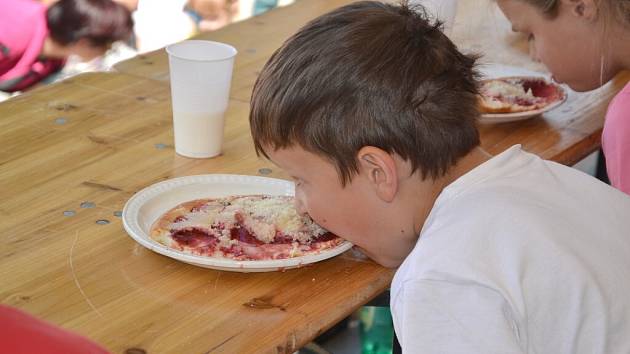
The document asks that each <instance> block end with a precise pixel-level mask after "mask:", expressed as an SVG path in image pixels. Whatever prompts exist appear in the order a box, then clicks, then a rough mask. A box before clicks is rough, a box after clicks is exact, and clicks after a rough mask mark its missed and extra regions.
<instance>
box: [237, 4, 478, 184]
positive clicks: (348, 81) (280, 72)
mask: <svg viewBox="0 0 630 354" xmlns="http://www.w3.org/2000/svg"><path fill="white" fill-rule="evenodd" d="M440 29H441V23H440V22H436V23H430V22H429V21H428V20H427V15H426V12H425V11H424V9H423V8H409V7H408V6H407V4H406V2H403V4H402V5H401V6H394V5H389V4H384V3H380V2H376V1H362V2H357V3H353V4H350V5H347V6H344V7H341V8H339V9H336V10H334V11H332V12H330V13H328V14H325V15H323V16H321V17H319V18H317V19H315V20H313V21H312V22H310V23H309V24H307V25H306V26H305V27H303V28H302V29H301V30H300V31H299V32H298V33H296V34H295V35H293V36H292V37H291V38H289V39H288V40H287V41H286V42H285V43H284V44H283V45H282V47H281V48H280V49H278V50H277V51H276V52H275V53H274V54H273V56H272V57H271V59H270V60H269V61H268V62H267V64H266V65H265V67H264V68H263V70H262V72H261V74H260V76H259V77H258V80H257V81H256V84H255V86H254V91H253V94H252V101H251V111H250V116H249V120H250V125H251V131H252V136H253V139H254V144H255V148H256V152H257V153H258V154H263V155H265V156H267V154H266V152H265V150H264V148H272V149H280V148H286V147H290V146H293V145H294V144H297V145H299V146H301V147H302V148H304V149H305V150H307V151H311V152H313V153H316V154H318V155H320V156H323V157H325V158H327V159H329V160H331V161H332V162H333V163H334V164H335V165H336V167H337V170H338V171H339V173H340V177H341V182H342V184H345V183H346V182H348V181H350V180H351V178H352V176H353V175H354V174H355V173H357V172H358V165H357V160H356V154H357V152H358V151H359V150H360V149H361V148H362V147H363V146H375V147H378V148H381V149H383V150H385V151H387V152H389V153H396V154H398V155H399V156H401V157H402V158H403V159H405V160H408V161H410V162H411V164H412V168H413V171H417V170H420V171H421V173H422V178H423V179H424V178H427V176H430V177H432V178H437V177H440V176H442V175H444V173H446V171H447V170H448V169H449V168H450V167H451V166H452V165H454V164H455V163H456V162H457V161H458V160H459V158H461V157H463V156H464V155H466V154H467V153H469V152H470V151H471V150H472V149H473V148H474V147H476V146H478V145H479V133H478V131H477V128H476V118H477V117H478V116H479V111H478V108H477V93H478V92H477V80H476V79H477V73H476V71H475V70H474V64H475V61H476V59H477V58H476V57H475V56H466V55H464V54H462V53H460V52H459V51H458V50H457V48H456V47H455V45H454V44H453V43H452V42H451V41H450V40H449V39H448V38H447V37H446V36H445V35H444V34H443V33H442V31H441V30H440ZM267 157H268V156H267Z"/></svg>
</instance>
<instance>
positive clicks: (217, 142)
mask: <svg viewBox="0 0 630 354" xmlns="http://www.w3.org/2000/svg"><path fill="white" fill-rule="evenodd" d="M166 52H167V53H168V57H169V68H170V78H171V101H172V104H173V130H174V136H175V152H176V153H178V154H179V155H182V156H186V157H193V158H207V157H213V156H217V155H219V154H220V153H221V147H222V145H223V127H224V124H225V111H226V110H227V106H228V100H229V95H230V84H231V81H232V69H233V66H234V56H235V55H236V53H237V52H236V49H235V48H234V47H232V46H230V45H228V44H225V43H219V42H212V41H203V40H188V41H183V42H179V43H175V44H172V45H169V46H168V47H166Z"/></svg>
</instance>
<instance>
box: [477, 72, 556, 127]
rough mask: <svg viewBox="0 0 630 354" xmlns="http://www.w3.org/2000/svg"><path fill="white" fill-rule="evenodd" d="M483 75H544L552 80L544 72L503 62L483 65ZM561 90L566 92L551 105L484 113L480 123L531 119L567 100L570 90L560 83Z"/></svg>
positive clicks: (496, 76) (485, 76) (486, 76)
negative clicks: (532, 108) (515, 111)
mask: <svg viewBox="0 0 630 354" xmlns="http://www.w3.org/2000/svg"><path fill="white" fill-rule="evenodd" d="M480 69H481V70H480V71H481V75H482V78H483V79H496V78H500V77H506V76H531V77H542V78H544V79H546V80H548V81H550V79H551V78H550V76H549V75H545V74H543V73H540V72H537V71H532V70H527V69H523V68H519V67H516V66H509V65H501V64H487V65H482V66H481V67H480ZM557 86H558V88H559V89H560V90H562V91H563V92H564V95H563V98H562V99H561V100H558V101H556V102H554V103H552V104H550V105H547V106H545V107H543V108H541V109H536V110H533V111H527V112H517V113H484V114H482V115H481V117H480V118H479V120H478V121H479V122H480V123H507V122H516V121H519V120H525V119H530V118H533V117H536V116H538V115H541V114H543V113H545V112H547V111H550V110H552V109H554V108H556V107H558V106H559V105H561V104H562V103H564V101H566V99H567V97H568V91H567V90H566V89H565V88H563V87H562V86H560V85H557Z"/></svg>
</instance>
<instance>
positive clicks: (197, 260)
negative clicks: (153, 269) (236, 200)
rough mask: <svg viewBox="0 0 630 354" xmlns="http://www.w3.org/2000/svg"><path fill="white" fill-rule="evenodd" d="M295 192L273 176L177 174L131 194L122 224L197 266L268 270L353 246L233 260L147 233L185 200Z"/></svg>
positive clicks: (134, 235)
mask: <svg viewBox="0 0 630 354" xmlns="http://www.w3.org/2000/svg"><path fill="white" fill-rule="evenodd" d="M294 192H295V190H294V185H293V183H292V182H289V181H285V180H281V179H275V178H267V177H257V176H242V175H219V174H217V175H198V176H187V177H179V178H174V179H170V180H166V181H163V182H159V183H156V184H154V185H151V186H149V187H147V188H144V189H143V190H141V191H139V192H138V193H136V194H135V195H134V196H132V197H131V198H130V199H129V200H128V201H127V203H126V204H125V208H124V209H123V215H122V219H123V225H124V227H125V230H126V231H127V233H128V234H129V236H131V238H133V239H134V240H136V241H137V242H138V243H139V244H141V245H142V246H144V247H146V248H148V249H150V250H152V251H154V252H157V253H159V254H162V255H165V256H167V257H171V258H174V259H177V260H179V261H182V262H186V263H189V264H193V265H196V266H200V267H206V268H213V269H219V270H229V271H237V272H269V271H277V270H284V269H290V268H296V267H300V266H302V265H305V264H309V263H314V262H318V261H321V260H324V259H327V258H330V257H334V256H336V255H338V254H340V253H343V252H345V251H347V250H348V249H350V248H351V247H352V244H351V243H350V242H348V241H344V242H343V243H342V244H340V245H339V246H337V247H335V248H333V249H329V250H324V251H322V252H320V253H318V254H312V255H307V256H302V257H295V258H289V259H277V260H265V261H236V260H231V259H225V258H216V257H203V256H196V255H191V254H186V253H183V252H180V251H177V250H174V249H170V248H168V247H166V246H164V245H162V244H160V243H158V242H156V241H154V240H152V239H151V238H150V237H149V233H150V229H151V225H153V223H154V222H155V221H156V220H157V219H158V218H159V217H160V216H162V215H163V214H164V213H165V212H166V211H168V210H170V209H172V208H173V207H175V206H177V205H178V204H180V203H183V202H186V201H190V200H194V199H200V198H216V197H225V196H230V195H248V194H269V195H290V196H292V195H294Z"/></svg>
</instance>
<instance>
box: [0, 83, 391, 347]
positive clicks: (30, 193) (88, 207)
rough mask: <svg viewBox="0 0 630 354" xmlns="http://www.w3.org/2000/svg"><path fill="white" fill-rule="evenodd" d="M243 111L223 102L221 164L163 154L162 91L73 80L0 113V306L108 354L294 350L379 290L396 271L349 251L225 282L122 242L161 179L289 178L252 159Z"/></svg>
mask: <svg viewBox="0 0 630 354" xmlns="http://www.w3.org/2000/svg"><path fill="white" fill-rule="evenodd" d="M248 109H249V107H248V105H247V104H246V103H243V102H240V101H236V100H234V101H232V102H230V108H229V112H228V116H227V122H226V139H225V141H226V142H225V149H224V154H223V155H222V156H220V157H218V158H214V159H204V160H194V159H187V158H183V157H180V156H178V155H175V153H174V151H173V147H172V141H173V137H172V129H171V106H170V93H169V88H168V85H167V84H166V83H162V82H157V81H153V80H150V79H142V78H138V77H132V76H129V75H125V74H113V73H97V74H83V75H80V76H77V77H74V78H72V79H69V80H66V81H64V82H62V83H58V84H54V85H51V86H48V87H44V88H41V89H37V90H35V91H32V92H30V93H26V94H23V95H21V96H19V97H16V98H13V99H11V100H9V101H6V102H4V103H2V104H0V117H2V119H0V141H2V147H3V148H2V149H1V151H0V166H1V167H0V180H1V181H2V186H1V187H0V200H1V201H0V218H1V220H0V279H1V281H0V301H1V302H2V303H5V304H8V305H11V306H15V307H18V308H21V309H23V310H25V311H27V312H29V313H31V314H34V315H35V316H37V317H40V318H43V319H46V320H48V321H51V322H53V323H55V324H58V325H60V326H62V327H64V328H68V329H71V330H74V331H77V332H79V333H82V334H84V335H86V336H88V337H90V338H92V339H93V340H95V341H97V342H98V343H101V344H102V345H104V346H105V347H106V348H108V349H109V350H111V351H112V352H114V353H126V352H129V353H132V352H133V351H132V350H130V349H132V348H141V349H143V350H145V351H146V352H147V353H202V352H203V353H207V352H210V353H254V352H271V353H276V352H277V353H291V352H293V351H295V349H296V348H299V347H300V346H302V345H304V344H305V343H307V342H308V341H310V340H312V339H313V338H314V337H316V336H317V335H318V334H320V333H321V332H323V331H324V330H325V329H327V328H329V327H330V326H332V325H333V324H335V323H336V322H338V321H339V320H341V319H343V318H344V317H345V316H347V315H349V314H350V313H351V312H353V311H354V310H355V309H357V308H358V307H359V306H361V305H362V304H364V303H366V302H368V301H369V300H370V299H371V298H373V297H374V296H376V295H378V294H379V293H381V292H383V291H384V290H385V289H387V287H388V286H389V283H390V281H391V277H392V275H393V271H392V270H390V269H386V268H383V267H381V266H378V265H376V264H375V263H373V262H371V261H367V260H365V259H358V258H355V257H353V256H352V255H351V254H349V253H347V254H344V255H341V256H339V257H336V258H334V259H330V260H327V261H323V262H320V263H317V264H316V265H312V266H307V267H304V268H301V269H294V270H287V271H285V272H273V273H258V274H254V273H231V272H222V271H214V270H209V269H205V268H200V267H195V266H190V265H187V264H184V263H181V262H178V261H176V260H173V259H170V258H167V257H164V256H161V255H158V254H156V253H153V252H151V251H149V250H147V249H145V248H143V247H142V246H140V245H139V244H138V243H136V242H135V241H133V240H132V239H131V238H130V237H128V236H127V234H126V233H125V231H124V229H123V227H122V222H121V219H120V217H119V213H120V211H121V210H122V208H123V205H124V203H125V202H126V200H127V199H128V198H129V197H131V196H132V195H133V194H134V193H135V192H137V191H138V190H140V189H142V188H144V187H146V186H148V185H150V184H153V183H155V182H158V181H160V180H164V179H168V178H172V177H176V176H182V175H193V174H206V173H234V174H248V175H257V174H259V169H261V168H270V169H272V172H271V174H269V175H268V176H272V177H281V178H285V177H286V176H285V175H284V174H283V173H282V172H281V171H280V170H277V169H276V168H275V167H274V166H271V165H270V164H269V163H268V162H267V161H265V160H261V159H259V158H257V157H256V155H255V153H254V150H253V144H252V142H251V138H250V135H249V127H248V121H247V112H248ZM133 353H138V352H133Z"/></svg>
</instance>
